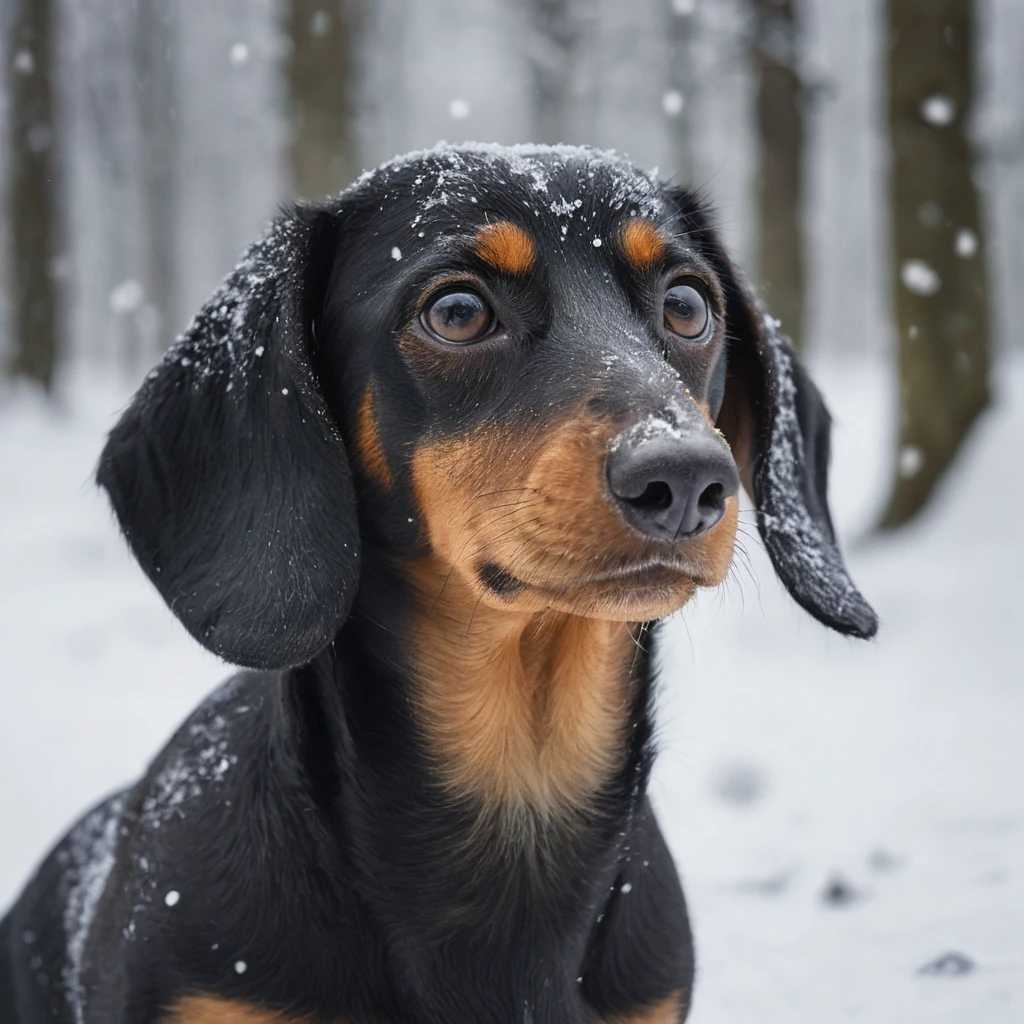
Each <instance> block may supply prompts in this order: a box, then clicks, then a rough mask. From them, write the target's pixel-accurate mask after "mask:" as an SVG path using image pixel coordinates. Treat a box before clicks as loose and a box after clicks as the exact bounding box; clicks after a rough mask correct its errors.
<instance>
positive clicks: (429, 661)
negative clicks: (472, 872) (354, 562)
mask: <svg viewBox="0 0 1024 1024" xmlns="http://www.w3.org/2000/svg"><path fill="white" fill-rule="evenodd" d="M410 577H411V582H412V584H413V592H414V594H415V597H414V609H413V615H412V635H411V641H412V643H411V651H410V669H411V674H412V680H411V683H412V685H411V689H410V696H411V699H412V702H413V707H414V708H415V713H416V715H417V719H418V724H419V727H420V730H421V732H422V737H423V740H424V742H425V744H426V747H427V750H428V752H429V755H430V758H431V760H432V762H433V764H434V765H435V766H436V770H437V773H438V777H439V779H440V781H441V782H442V784H443V786H444V787H445V789H446V790H447V791H448V792H449V793H450V794H452V795H453V796H454V797H455V798H456V799H458V800H460V801H462V802H465V801H470V802H472V803H473V804H475V805H476V806H478V807H479V808H480V809H481V810H483V811H484V812H487V813H488V815H490V814H494V813H497V814H499V815H502V816H510V817H511V818H512V819H513V820H518V819H522V818H523V816H531V815H533V816H538V817H540V818H541V819H544V818H552V817H554V818H558V817H561V816H564V815H566V814H578V813H585V812H586V810H587V808H588V807H589V805H590V804H591V803H592V802H593V801H594V800H595V798H596V797H597V795H598V793H599V792H600V791H601V790H602V789H603V788H604V787H605V786H606V785H607V784H608V782H609V780H610V779H611V778H612V777H613V776H614V774H615V772H616V770H617V769H618V768H620V767H621V765H622V763H623V761H624V759H625V757H626V746H627V735H628V731H629V726H630V721H629V718H630V710H631V708H632V705H633V699H632V698H633V697H634V696H635V684H634V682H633V681H632V679H631V672H630V670H631V667H632V665H633V664H634V663H635V661H636V659H637V657H638V655H639V654H640V651H639V649H638V646H637V643H636V641H635V639H634V637H635V635H636V632H637V627H635V626H634V627H633V632H631V630H630V626H629V624H627V623H625V622H611V621H606V620H602V619H588V618H581V617H578V616H573V615H569V614H566V613H564V612H556V611H542V612H517V611H509V610H506V609H504V608H501V607H495V606H494V605H493V604H490V603H488V602H487V601H486V600H484V599H481V597H480V594H479V592H478V591H476V590H475V589H474V588H472V587H471V586H470V585H469V583H468V582H467V581H466V580H465V579H464V578H463V577H462V576H461V575H460V574H459V573H458V572H457V571H449V567H447V566H445V565H443V564H442V563H440V561H439V560H435V559H432V558H428V559H425V560H424V561H422V562H420V563H418V564H417V565H416V566H415V567H414V568H413V569H412V570H411V571H410Z"/></svg>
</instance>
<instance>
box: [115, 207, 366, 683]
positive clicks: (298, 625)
mask: <svg viewBox="0 0 1024 1024" xmlns="http://www.w3.org/2000/svg"><path fill="white" fill-rule="evenodd" d="M337 244H338V226H337V221H336V218H335V216H334V215H333V214H331V213H329V212H327V211H324V210H320V209H318V208H315V207H299V208H296V209H295V210H294V211H292V212H291V213H289V214H287V215H285V216H282V217H281V218H279V219H278V220H277V221H275V222H274V224H273V225H272V226H271V228H270V230H269V231H268V232H267V234H266V235H265V236H264V238H263V239H262V240H260V241H259V242H257V243H255V244H254V245H253V246H251V247H250V249H249V250H248V252H247V253H246V254H245V257H244V258H243V260H242V262H241V263H240V264H239V265H238V267H236V268H235V270H234V271H233V272H232V273H231V274H230V275H229V276H228V278H227V279H226V280H225V281H224V283H223V284H222V285H221V287H220V289H219V290H218V291H217V292H215V293H214V295H213V296H212V298H211V299H210V300H209V301H208V302H207V303H206V305H205V306H204V307H203V308H202V309H201V310H200V312H199V313H198V314H197V316H196V317H195V319H194V320H193V321H192V324H191V326H190V327H189V328H188V330H187V331H186V332H185V334H184V335H183V336H182V337H181V338H180V339H179V340H178V341H177V343H176V344H175V345H174V346H173V347H172V348H171V349H170V350H169V351H168V353H167V355H166V356H165V358H164V360H163V362H162V363H161V365H160V366H159V367H158V368H157V369H156V370H154V371H153V372H152V373H151V374H150V376H149V378H148V379H147V380H146V383H145V384H144V385H143V386H142V388H141V389H140V390H139V393H138V394H137V395H136V396H135V399H134V400H133V401H132V403H131V405H130V406H129V408H128V410H127V411H126V412H125V414H124V415H123V416H122V418H121V421H120V422H119V423H118V424H117V426H116V427H115V428H114V429H113V431H111V434H110V438H109V440H108V442H107V446H106V448H105V449H104V451H103V455H102V457H101V460H100V465H99V470H98V473H97V477H98V479H99V482H100V483H101V484H102V485H103V487H105V488H106V489H107V492H108V493H109V495H110V500H111V502H112V504H113V506H114V510H115V512H116V513H117V517H118V519H119V521H120V523H121V528H122V529H123V531H124V534H125V536H126V538H127V539H128V542H129V544H130V545H131V547H132V550H133V551H134V553H135V556H136V558H137V559H138V560H139V563H140V564H141V566H142V568H143V569H144V570H145V571H146V574H147V575H148V576H149V578H150V579H151V580H152V581H153V583H154V584H155V585H156V587H157V589H158V590H159V591H160V593H161V595H162V596H163V598H164V600H165V601H166V602H167V604H168V605H169V606H170V608H171V610H172V611H173V612H174V613H175V615H177V616H178V618H179V619H180V620H181V621H182V623H183V624H184V625H185V627H186V628H187V629H188V630H189V632H190V633H191V634H192V635H193V636H194V637H195V638H196V639H197V640H199V642H200V643H202V644H203V645H204V646H206V647H208V648H209V649H210V650H211V651H213V652H214V653H215V654H218V655H220V656H221V657H223V658H225V659H226V660H228V661H231V662H235V663H236V664H239V665H246V666H250V667H254V668H284V667H286V666H290V665H296V664H300V663H302V662H304V661H308V660H309V659H310V658H312V657H313V656H314V655H316V654H317V653H318V652H319V651H320V650H322V649H323V648H324V647H325V646H327V644H329V643H330V642H331V640H332V639H333V638H334V635H335V633H336V632H337V630H338V629H339V628H340V626H341V625H342V623H343V622H344V621H345V618H346V617H347V615H348V611H349V608H350V606H351V602H352V599H353V597H354V595H355V591H356V587H357V585H358V579H359V569H358V559H359V536H358V530H357V525H356V522H357V521H356V510H355V494H354V491H353V487H352V480H351V474H350V472H349V465H348V461H347V459H346V455H345V449H344V447H343V445H342V441H341V438H340V436H339V433H338V429H337V426H336V424H335V422H334V420H333V418H332V416H331V413H330V411H329V410H328V408H327V405H326V403H325V401H324V398H323V394H322V393H321V390H320V386H319V383H318V381H317V380H316V376H315V374H314V371H313V368H312V363H311V359H310V347H311V345H312V344H313V343H314V341H315V328H316V323H317V321H318V320H319V318H320V316H321V311H322V309H323V304H324V292H325V289H326V286H327V280H328V278H329V275H330V272H331V268H332V265H333V256H334V252H335V247H336V246H337Z"/></svg>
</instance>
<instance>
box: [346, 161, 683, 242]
mask: <svg viewBox="0 0 1024 1024" xmlns="http://www.w3.org/2000/svg"><path fill="white" fill-rule="evenodd" d="M354 187H355V188H356V189H357V190H360V191H364V194H368V196H369V197H370V198H371V199H372V201H373V202H374V203H375V204H378V205H379V209H380V210H381V212H385V213H388V212H397V210H396V209H392V210H389V207H392V208H397V209H404V210H407V211H409V213H410V218H409V225H408V226H409V227H410V228H413V229H418V230H420V231H424V232H426V231H428V230H430V229H431V228H438V227H441V228H446V227H451V228H458V227H463V228H465V227H468V226H470V225H472V224H474V223H478V222H486V221H487V220H489V219H491V218H493V217H494V216H496V215H497V216H504V217H514V218H515V219H517V220H519V221H521V222H523V223H526V224H529V223H530V222H534V223H536V225H537V227H538V229H540V230H544V229H548V228H550V227H552V226H553V227H554V228H555V229H556V230H557V231H558V232H559V233H560V234H561V235H562V236H563V237H569V236H578V235H580V234H590V235H594V229H596V228H598V227H601V226H603V225H606V224H608V223H610V222H614V221H617V220H621V219H623V218H626V217H642V218H645V219H648V220H653V221H655V222H659V223H660V222H662V221H663V220H665V218H666V216H667V213H668V211H667V210H666V204H665V202H664V193H663V187H662V185H661V184H660V183H659V182H658V180H657V178H655V177H654V175H653V174H651V173H649V172H647V171H645V170H643V169H641V168H639V167H637V166H635V165H634V164H632V163H630V162H629V161H628V160H626V159H625V158H623V157H622V156H620V155H619V154H617V153H614V152H609V151H604V150H598V149H592V148H589V147H582V146H565V145H559V146H540V145H529V146H527V145H519V146H499V145H496V144H481V143H467V144H463V145H459V146H451V145H446V144H442V145H440V146H438V147H435V148H434V149H431V150H424V151H421V152H417V153H410V154H407V155H405V156H401V157H397V158H395V159H394V160H391V161H389V162H388V163H386V164H383V165H381V166H380V167H378V168H377V169H376V170H374V171H368V172H367V173H366V174H364V175H363V176H362V177H361V178H360V179H359V181H357V182H356V184H355V186H354ZM594 237H599V236H598V235H594Z"/></svg>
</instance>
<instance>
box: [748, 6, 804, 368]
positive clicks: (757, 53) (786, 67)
mask: <svg viewBox="0 0 1024 1024" xmlns="http://www.w3.org/2000/svg"><path fill="white" fill-rule="evenodd" d="M753 5H754V19H755V21H754V24H755V28H754V46H753V58H754V60H753V63H754V70H755V72H756V75H757V131H758V139H759V145H760V167H759V173H758V178H757V205H758V220H759V252H758V274H759V280H760V285H761V291H762V294H763V295H764V298H765V302H766V303H767V305H768V308H769V309H770V310H771V311H772V315H773V316H776V317H778V318H779V319H780V320H781V321H782V329H783V330H784V331H785V332H786V333H787V334H788V335H789V337H790V338H791V339H792V341H793V344H794V346H795V347H796V348H797V350H800V349H801V348H802V347H803V330H804V238H803V223H802V216H803V152H804V124H803V84H802V82H801V80H800V73H799V34H798V31H797V24H796V12H795V10H794V0H753Z"/></svg>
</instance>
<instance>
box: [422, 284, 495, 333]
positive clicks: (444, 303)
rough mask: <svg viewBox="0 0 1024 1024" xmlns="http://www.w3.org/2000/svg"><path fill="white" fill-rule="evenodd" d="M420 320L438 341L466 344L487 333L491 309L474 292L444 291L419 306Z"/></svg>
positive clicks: (491, 317) (491, 322)
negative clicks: (426, 303)
mask: <svg viewBox="0 0 1024 1024" xmlns="http://www.w3.org/2000/svg"><path fill="white" fill-rule="evenodd" d="M420 320H421V321H422V323H423V326H424V327H425V328H426V329H427V330H428V331H429V332H430V333H431V334H433V335H434V336H435V337H437V338H440V339H441V340H442V341H451V342H455V343H456V344H462V345H466V344H469V343H470V342H474V341H480V339H481V338H485V337H487V335H488V334H490V333H491V330H492V328H493V327H494V311H493V310H492V309H491V307H490V306H489V305H488V304H487V303H486V302H484V300H483V299H482V298H480V296H479V295H477V294H476V292H445V293H444V294H443V295H440V296H438V297H437V298H436V299H434V300H433V301H432V302H431V303H430V305H429V306H427V307H426V309H424V310H423V312H422V313H421V314H420Z"/></svg>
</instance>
